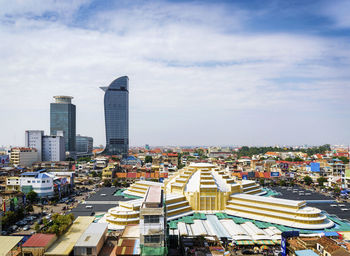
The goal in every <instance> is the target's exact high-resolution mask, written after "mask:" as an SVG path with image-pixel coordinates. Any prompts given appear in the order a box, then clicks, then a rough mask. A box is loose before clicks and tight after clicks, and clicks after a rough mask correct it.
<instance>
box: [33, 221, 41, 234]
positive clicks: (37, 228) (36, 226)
mask: <svg viewBox="0 0 350 256" xmlns="http://www.w3.org/2000/svg"><path fill="white" fill-rule="evenodd" d="M34 229H35V232H36V233H39V231H40V225H39V223H38V222H36V223H35V225H34Z"/></svg>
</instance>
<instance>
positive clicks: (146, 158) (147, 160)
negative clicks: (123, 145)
mask: <svg viewBox="0 0 350 256" xmlns="http://www.w3.org/2000/svg"><path fill="white" fill-rule="evenodd" d="M152 162H153V159H152V156H146V157H145V163H152Z"/></svg>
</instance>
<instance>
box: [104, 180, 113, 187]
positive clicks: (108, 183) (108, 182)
mask: <svg viewBox="0 0 350 256" xmlns="http://www.w3.org/2000/svg"><path fill="white" fill-rule="evenodd" d="M111 185H112V184H111V181H110V180H104V181H103V186H104V187H110V186H111Z"/></svg>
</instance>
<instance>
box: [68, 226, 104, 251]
mask: <svg viewBox="0 0 350 256" xmlns="http://www.w3.org/2000/svg"><path fill="white" fill-rule="evenodd" d="M106 229H108V224H107V223H91V224H90V226H89V227H88V228H87V229H86V231H85V232H84V234H82V235H81V237H80V238H79V240H78V242H77V243H76V244H75V246H76V247H86V246H88V247H95V246H97V244H98V242H99V241H100V240H101V238H102V236H103V235H104V233H105V231H106Z"/></svg>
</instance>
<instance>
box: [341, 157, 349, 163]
mask: <svg viewBox="0 0 350 256" xmlns="http://www.w3.org/2000/svg"><path fill="white" fill-rule="evenodd" d="M338 159H339V160H340V161H342V162H343V163H344V164H348V163H349V158H347V157H345V156H339V157H338Z"/></svg>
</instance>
